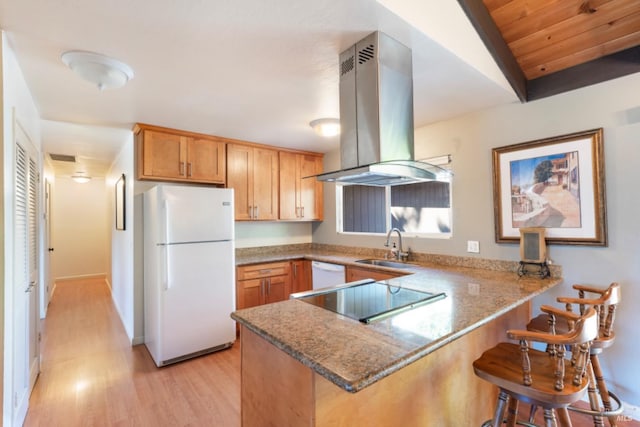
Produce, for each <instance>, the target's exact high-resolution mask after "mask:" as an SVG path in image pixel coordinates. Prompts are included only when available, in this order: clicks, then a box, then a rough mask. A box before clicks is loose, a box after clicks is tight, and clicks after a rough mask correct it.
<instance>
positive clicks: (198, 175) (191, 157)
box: [134, 124, 226, 184]
mask: <svg viewBox="0 0 640 427" xmlns="http://www.w3.org/2000/svg"><path fill="white" fill-rule="evenodd" d="M134 132H135V134H136V153H137V169H138V171H137V172H138V179H148V180H160V181H182V182H198V183H206V184H224V183H225V175H226V171H225V166H226V163H225V142H224V141H223V140H222V139H219V138H216V137H213V136H206V135H199V134H195V133H191V132H182V131H177V130H172V129H167V128H161V127H158V126H150V125H142V124H137V125H136V127H135V128H134Z"/></svg>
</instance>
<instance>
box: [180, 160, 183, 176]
mask: <svg viewBox="0 0 640 427" xmlns="http://www.w3.org/2000/svg"><path fill="white" fill-rule="evenodd" d="M180 175H184V162H180Z"/></svg>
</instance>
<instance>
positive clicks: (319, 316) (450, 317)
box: [231, 250, 562, 392]
mask: <svg viewBox="0 0 640 427" xmlns="http://www.w3.org/2000/svg"><path fill="white" fill-rule="evenodd" d="M299 258H306V259H311V260H319V261H325V262H333V263H338V264H345V265H356V266H359V267H366V268H376V269H378V268H379V267H372V266H369V265H367V266H365V265H363V264H358V263H355V261H356V260H357V259H361V258H363V256H362V254H345V253H340V252H331V251H318V250H308V251H304V252H300V251H284V252H277V253H273V254H271V255H269V254H265V253H262V254H261V255H255V254H254V255H249V256H237V257H236V263H237V264H238V265H246V264H253V263H258V262H270V261H280V260H287V259H299ZM379 269H380V270H385V269H387V268H383V267H381V268H379ZM387 270H392V271H396V272H403V273H405V274H407V275H405V276H402V277H397V278H393V279H389V280H388V283H389V284H391V285H394V286H402V287H406V288H410V289H417V290H425V291H429V292H445V293H446V294H447V297H446V298H445V299H442V300H439V301H435V302H432V303H430V304H427V305H425V306H422V307H418V308H415V309H412V310H409V311H407V312H404V313H401V314H397V315H394V316H392V317H390V318H387V319H384V320H380V321H376V322H373V323H370V324H363V323H360V322H359V321H357V320H352V319H350V318H347V317H345V316H342V315H339V314H336V313H333V312H331V311H329V310H325V309H323V308H319V307H316V306H314V305H311V304H308V303H306V302H303V301H299V300H294V299H292V300H287V301H282V302H278V303H273V304H267V305H263V306H258V307H252V308H247V309H243V310H238V311H236V312H234V313H232V315H231V317H232V318H233V319H235V320H236V321H238V322H239V323H241V324H242V325H244V326H245V327H246V328H248V329H249V330H251V331H253V332H255V333H256V334H258V335H259V336H261V337H262V338H264V339H265V340H267V341H268V342H270V343H272V344H273V345H275V346H276V347H278V348H280V349H281V350H283V351H284V352H286V353H287V354H289V355H290V356H291V357H293V358H295V359H296V360H298V361H300V362H301V363H302V364H304V365H305V366H308V367H309V368H311V369H313V370H314V371H315V372H317V373H318V374H320V375H322V376H323V377H325V378H327V379H328V380H329V381H332V382H333V383H334V384H336V385H337V386H339V387H341V388H343V389H344V390H346V391H349V392H357V391H359V390H361V389H363V388H364V387H366V386H368V385H370V384H373V383H374V382H376V381H378V380H380V379H382V378H384V377H385V376H387V375H390V374H392V373H393V372H395V371H397V370H399V369H401V368H403V367H404V366H406V365H408V364H410V363H411V362H414V361H416V360H418V359H420V358H422V357H424V356H426V355H428V354H429V353H431V352H433V351H435V350H437V349H438V348H440V347H442V346H444V345H446V344H447V343H449V342H451V341H453V340H455V339H456V338H459V337H461V336H463V335H465V334H467V333H468V332H470V331H472V330H474V329H476V328H478V327H480V326H482V325H484V324H485V323H487V322H489V321H491V320H493V319H495V318H497V317H499V316H500V315H502V314H504V313H506V312H508V311H510V310H511V309H513V308H515V307H517V306H518V305H520V304H522V303H524V302H527V301H529V300H531V299H532V298H533V297H535V296H536V295H539V294H541V293H543V292H545V291H546V290H548V289H550V288H552V287H554V286H556V285H557V284H559V283H561V281H562V280H561V279H560V278H557V277H554V278H547V279H539V278H535V277H530V276H529V277H519V276H518V275H517V274H516V273H515V272H511V271H495V270H487V269H481V268H467V267H459V266H450V265H448V266H445V265H437V264H428V263H420V264H415V265H414V266H412V267H410V268H403V269H401V270H396V269H387Z"/></svg>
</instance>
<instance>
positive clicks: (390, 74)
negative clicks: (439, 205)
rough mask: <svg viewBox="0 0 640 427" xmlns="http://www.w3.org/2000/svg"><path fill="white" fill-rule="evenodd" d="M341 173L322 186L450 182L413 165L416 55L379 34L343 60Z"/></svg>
mask: <svg viewBox="0 0 640 427" xmlns="http://www.w3.org/2000/svg"><path fill="white" fill-rule="evenodd" d="M340 128H341V130H340V167H341V170H339V171H335V172H327V173H323V174H320V175H317V176H316V178H317V179H318V180H319V181H328V182H337V183H341V184H361V185H375V186H386V185H399V184H410V183H414V182H423V181H434V180H443V179H442V178H441V177H442V176H445V179H444V180H448V179H447V177H448V175H449V172H448V171H446V170H443V169H441V168H439V167H437V166H434V165H430V164H428V163H424V162H418V161H414V159H413V152H414V151H413V132H414V129H413V77H412V62H411V49H409V48H408V47H406V46H404V45H403V44H401V43H400V42H398V41H396V40H394V39H393V38H391V37H389V36H388V35H386V34H384V33H382V32H379V31H376V32H374V33H371V34H369V35H368V36H367V37H365V38H364V39H362V40H360V41H359V42H358V43H356V44H355V45H353V46H351V47H350V48H348V49H347V50H345V51H344V52H342V53H341V54H340Z"/></svg>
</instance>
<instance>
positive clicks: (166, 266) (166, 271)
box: [162, 199, 171, 291]
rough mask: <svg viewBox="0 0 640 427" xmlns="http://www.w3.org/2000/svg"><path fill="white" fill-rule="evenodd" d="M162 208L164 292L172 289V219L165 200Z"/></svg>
mask: <svg viewBox="0 0 640 427" xmlns="http://www.w3.org/2000/svg"><path fill="white" fill-rule="evenodd" d="M162 208H163V210H164V224H163V227H162V228H163V230H162V231H163V233H164V243H165V244H164V245H163V246H164V248H163V251H162V255H163V256H164V262H163V263H162V264H163V265H164V272H163V273H164V278H163V279H164V280H163V283H164V290H165V291H166V290H169V288H170V287H171V286H170V284H169V277H171V271H170V270H169V259H170V258H169V246H170V245H168V243H169V223H170V219H169V202H168V201H167V200H166V199H165V200H163V201H162Z"/></svg>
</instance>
